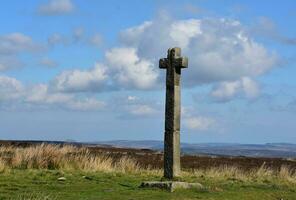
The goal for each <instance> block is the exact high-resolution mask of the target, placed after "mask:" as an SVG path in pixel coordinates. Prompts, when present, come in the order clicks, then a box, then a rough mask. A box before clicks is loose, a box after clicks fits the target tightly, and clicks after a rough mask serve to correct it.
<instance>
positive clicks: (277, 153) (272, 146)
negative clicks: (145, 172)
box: [0, 140, 296, 158]
mask: <svg viewBox="0 0 296 200" xmlns="http://www.w3.org/2000/svg"><path fill="white" fill-rule="evenodd" d="M4 143H6V144H7V143H10V144H14V145H21V146H26V144H27V145H29V144H30V143H35V144H38V143H49V144H72V145H75V146H100V147H120V148H135V149H150V150H154V151H162V150H163V142H162V141H156V140H139V141H131V140H112V141H99V142H75V141H72V140H71V141H38V140H32V141H30V140H27V141H21V140H20V141H18V140H2V141H1V140H0V145H1V144H4ZM181 149H182V154H184V155H210V156H246V157H268V158H296V144H290V143H267V144H237V143H199V144H191V143H182V144H181Z"/></svg>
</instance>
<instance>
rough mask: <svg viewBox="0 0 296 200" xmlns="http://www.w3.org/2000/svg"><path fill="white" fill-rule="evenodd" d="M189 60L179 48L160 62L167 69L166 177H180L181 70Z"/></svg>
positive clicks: (173, 49)
mask: <svg viewBox="0 0 296 200" xmlns="http://www.w3.org/2000/svg"><path fill="white" fill-rule="evenodd" d="M187 66H188V58H187V57H181V49H180V48H178V47H175V48H170V49H168V55H167V58H162V59H160V60H159V68H160V69H166V102H165V133H164V135H165V136H164V177H165V178H167V179H173V178H174V177H177V176H179V174H180V171H181V169H180V168H181V164H180V115H181V108H180V103H181V96H180V78H181V68H187Z"/></svg>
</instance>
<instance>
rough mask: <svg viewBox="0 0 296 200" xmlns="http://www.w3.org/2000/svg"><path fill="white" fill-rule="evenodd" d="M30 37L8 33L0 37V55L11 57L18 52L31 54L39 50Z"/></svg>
mask: <svg viewBox="0 0 296 200" xmlns="http://www.w3.org/2000/svg"><path fill="white" fill-rule="evenodd" d="M39 48H40V46H38V45H37V44H35V43H34V42H33V40H32V38H31V37H29V36H27V35H24V34H22V33H10V34H7V35H1V36H0V54H2V55H12V54H17V53H20V52H28V51H29V52H32V51H36V50H39Z"/></svg>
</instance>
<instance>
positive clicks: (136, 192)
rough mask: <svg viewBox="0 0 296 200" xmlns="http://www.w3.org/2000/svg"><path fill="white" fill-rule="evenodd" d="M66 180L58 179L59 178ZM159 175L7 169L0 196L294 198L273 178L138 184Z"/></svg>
mask: <svg viewBox="0 0 296 200" xmlns="http://www.w3.org/2000/svg"><path fill="white" fill-rule="evenodd" d="M60 177H65V178H66V180H64V181H59V180H58V178H60ZM160 179H161V177H160V176H153V175H149V176H148V175H142V174H123V173H114V172H112V173H102V172H88V173H86V172H79V171H64V172H62V171H57V170H36V169H33V170H30V169H26V170H20V169H15V170H8V171H6V172H2V173H1V174H0V199H40V200H41V199H71V200H73V199H122V200H123V199H130V200H131V199H149V200H150V199H219V200H220V199H238V200H243V199H246V200H252V199H268V200H273V199H274V200H280V199H284V200H293V199H296V186H295V185H292V184H287V183H279V182H277V183H274V182H272V181H262V182H261V181H260V182H256V181H252V182H249V181H241V180H236V179H231V178H229V179H224V180H216V179H211V178H207V177H198V178H196V177H186V178H183V179H185V180H187V181H194V182H196V181H197V182H200V183H202V184H204V185H205V186H207V189H205V190H204V191H197V190H179V191H175V192H173V193H170V192H167V191H162V190H160V189H142V188H139V185H140V183H141V181H144V180H160Z"/></svg>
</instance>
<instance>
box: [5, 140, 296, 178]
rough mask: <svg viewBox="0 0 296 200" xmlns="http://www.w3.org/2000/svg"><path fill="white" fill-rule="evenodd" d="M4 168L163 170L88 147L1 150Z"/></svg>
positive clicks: (215, 174) (237, 174)
mask: <svg viewBox="0 0 296 200" xmlns="http://www.w3.org/2000/svg"><path fill="white" fill-rule="evenodd" d="M6 169H58V170H59V169H61V170H82V171H90V172H121V173H142V174H146V175H153V176H162V169H153V170H152V169H150V168H149V167H148V168H143V167H141V166H140V165H139V163H138V162H137V161H136V160H134V159H133V158H131V157H128V156H122V157H119V158H114V157H110V156H108V155H106V154H103V153H102V154H91V153H90V152H89V150H88V149H87V148H78V147H74V146H69V145H67V146H59V145H49V144H42V145H37V146H30V147H25V148H24V147H12V146H8V147H0V172H3V171H4V170H6ZM182 176H183V177H207V178H213V179H221V180H225V179H236V180H241V181H254V180H256V181H260V180H262V181H266V180H267V181H268V180H275V179H276V180H280V181H288V182H289V183H296V173H295V171H292V170H291V169H289V167H287V166H282V167H281V168H280V170H274V169H270V168H267V167H266V166H265V165H264V164H263V165H262V166H261V167H260V168H259V169H254V170H250V171H245V170H242V169H240V168H238V167H233V166H220V167H209V168H208V169H204V170H200V169H199V170H196V169H192V170H190V171H183V172H182Z"/></svg>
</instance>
